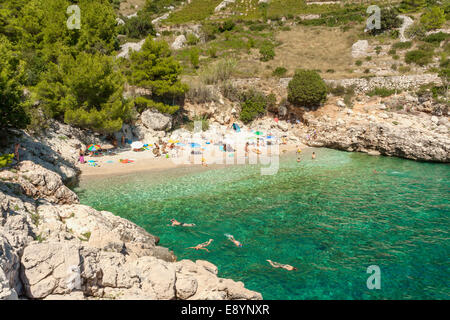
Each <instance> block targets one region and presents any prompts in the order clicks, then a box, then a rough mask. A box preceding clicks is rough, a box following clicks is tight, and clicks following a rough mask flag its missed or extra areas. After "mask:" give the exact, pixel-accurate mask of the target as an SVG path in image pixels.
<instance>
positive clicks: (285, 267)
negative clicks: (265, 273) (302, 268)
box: [266, 260, 297, 271]
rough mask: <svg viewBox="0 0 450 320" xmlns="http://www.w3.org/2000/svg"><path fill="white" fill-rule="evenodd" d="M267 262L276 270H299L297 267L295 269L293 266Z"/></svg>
mask: <svg viewBox="0 0 450 320" xmlns="http://www.w3.org/2000/svg"><path fill="white" fill-rule="evenodd" d="M266 261H268V262H269V263H270V265H271V266H272V267H274V268H282V269H286V270H288V271H294V270H297V268H296V267H293V266H291V265H288V264H281V263H278V262H274V261H272V260H266Z"/></svg>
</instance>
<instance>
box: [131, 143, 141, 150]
mask: <svg viewBox="0 0 450 320" xmlns="http://www.w3.org/2000/svg"><path fill="white" fill-rule="evenodd" d="M142 147H144V144H143V143H142V142H140V141H135V142H133V143H132V144H131V148H132V149H141V148H142Z"/></svg>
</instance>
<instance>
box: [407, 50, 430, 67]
mask: <svg viewBox="0 0 450 320" xmlns="http://www.w3.org/2000/svg"><path fill="white" fill-rule="evenodd" d="M432 57H433V52H430V51H426V50H420V49H419V50H411V51H408V52H407V53H406V54H405V62H406V63H408V64H411V63H415V64H417V65H419V66H424V65H426V64H429V63H430V62H431V60H432Z"/></svg>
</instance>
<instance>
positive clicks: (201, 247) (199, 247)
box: [186, 239, 214, 252]
mask: <svg viewBox="0 0 450 320" xmlns="http://www.w3.org/2000/svg"><path fill="white" fill-rule="evenodd" d="M213 241H214V240H213V239H209V240H208V241H206V242H203V243H200V244H198V245H196V246H195V247H188V248H186V249H195V250H206V251H207V252H209V250H208V249H207V248H205V247H207V246H209V245H210V244H211V242H213Z"/></svg>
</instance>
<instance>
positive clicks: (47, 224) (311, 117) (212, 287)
mask: <svg viewBox="0 0 450 320" xmlns="http://www.w3.org/2000/svg"><path fill="white" fill-rule="evenodd" d="M246 85H249V86H253V87H257V88H258V89H260V90H261V91H264V92H267V93H269V92H271V93H275V95H276V96H277V100H282V97H283V96H285V95H286V92H285V90H286V88H285V87H284V86H283V85H282V84H280V83H278V84H274V83H265V82H264V81H259V80H258V81H254V82H252V83H250V84H244V83H240V84H239V86H240V88H245V86H246ZM258 86H259V87H258ZM212 89H213V90H214V88H212ZM214 94H215V95H216V96H215V97H214V98H213V99H211V100H210V101H208V102H202V103H196V102H189V101H187V103H186V104H185V105H184V109H183V112H184V113H185V115H187V116H188V117H189V118H191V119H192V118H193V117H194V116H199V115H200V116H202V117H206V118H208V119H209V122H210V126H209V129H208V130H210V131H211V130H218V131H223V130H225V129H226V128H229V127H230V125H231V124H232V123H233V122H234V121H236V122H237V123H238V124H239V125H240V126H241V128H243V129H244V130H246V129H247V128H252V129H258V130H263V131H265V132H270V133H272V134H274V135H276V136H279V137H281V136H285V137H286V139H287V141H288V142H289V143H290V144H295V145H297V144H299V145H300V144H304V145H308V146H312V147H328V148H334V149H340V150H345V151H351V152H365V153H368V154H370V155H373V156H378V155H386V156H396V157H401V158H406V159H412V160H420V161H432V162H444V163H448V162H449V161H450V150H449V149H450V147H449V146H450V139H449V129H450V121H449V119H448V107H447V106H446V104H445V103H439V102H436V101H434V100H433V98H432V97H431V95H430V94H428V95H427V94H425V95H424V94H422V95H416V94H413V93H411V92H408V91H405V92H401V93H399V94H395V95H391V96H389V97H385V98H380V97H368V96H366V95H365V94H364V93H358V94H357V96H356V97H355V99H354V103H352V105H351V106H350V105H346V103H345V102H344V101H343V99H342V98H340V97H338V96H333V95H330V96H329V97H328V100H327V103H326V104H325V105H324V106H321V107H320V108H318V109H316V110H300V109H299V108H293V107H291V106H289V105H287V104H283V103H282V102H278V101H277V102H278V103H277V110H269V113H268V114H267V115H266V116H265V117H263V118H260V119H257V120H255V121H253V122H252V123H250V124H248V125H244V124H243V123H241V122H239V121H238V120H235V119H236V118H237V117H236V115H237V114H239V111H240V107H239V104H238V103H237V102H235V101H232V100H229V99H228V98H227V97H224V96H223V95H222V94H221V93H220V90H215V91H214ZM274 117H279V120H278V121H275V120H274ZM294 119H295V120H298V121H294ZM176 122H177V119H175V118H172V117H171V116H169V115H163V114H159V113H158V112H156V111H153V110H147V111H145V112H144V113H143V114H142V115H141V116H140V117H139V119H138V120H137V121H136V122H135V123H134V124H132V125H128V124H127V125H124V126H123V128H122V130H121V131H120V132H118V133H117V134H116V137H117V138H119V137H121V136H122V135H125V136H126V138H127V139H130V140H143V141H146V142H149V140H152V139H153V140H155V141H157V139H159V138H169V137H170V138H172V139H177V138H179V137H184V136H187V135H190V134H191V133H190V132H189V131H188V130H186V129H183V128H177V129H175V130H174V129H173V127H175V126H176V125H177V123H176ZM204 134H206V135H207V134H208V132H206V133H204ZM16 142H20V143H21V146H22V149H21V150H22V151H21V163H20V164H19V165H16V166H13V167H11V168H6V169H3V170H1V171H0V213H1V214H0V299H20V298H24V299H262V296H261V294H259V293H257V292H254V291H251V290H248V289H246V288H245V287H244V284H243V283H242V282H235V281H233V280H230V279H221V278H219V277H218V276H217V274H218V270H217V267H216V266H214V265H213V264H211V263H209V262H207V261H202V260H198V261H195V262H194V261H190V260H182V261H176V257H175V256H174V254H173V252H171V251H170V250H169V249H167V248H164V247H162V246H159V245H158V244H159V238H158V237H157V236H153V235H151V234H149V233H147V232H146V231H145V230H144V229H142V228H140V227H138V226H137V225H135V224H133V223H131V222H129V221H127V220H125V219H122V218H120V217H117V216H115V215H114V214H112V213H110V212H105V211H97V210H95V209H93V208H90V207H87V206H84V205H81V204H79V200H78V197H77V195H76V194H75V193H74V192H73V191H71V190H70V189H69V188H68V186H70V185H72V184H75V183H76V182H77V180H78V176H79V174H80V171H79V169H78V168H77V166H76V161H77V150H79V149H80V148H83V147H85V146H86V145H87V144H90V143H97V144H101V145H105V144H107V143H109V142H108V141H107V140H106V139H105V137H102V136H100V135H97V134H94V133H93V132H88V131H84V130H80V129H77V128H73V127H71V126H68V125H65V124H62V123H59V122H57V121H54V120H50V121H49V123H48V124H47V128H46V130H45V133H43V134H41V135H38V136H31V135H29V134H28V133H27V132H25V131H16V132H15V137H13V138H11V139H10V141H8V147H6V148H4V149H3V150H1V152H2V153H8V152H9V153H11V152H12V146H13V145H14V143H16Z"/></svg>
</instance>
